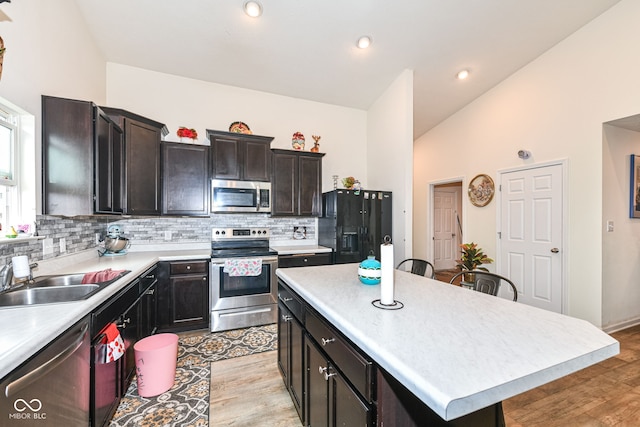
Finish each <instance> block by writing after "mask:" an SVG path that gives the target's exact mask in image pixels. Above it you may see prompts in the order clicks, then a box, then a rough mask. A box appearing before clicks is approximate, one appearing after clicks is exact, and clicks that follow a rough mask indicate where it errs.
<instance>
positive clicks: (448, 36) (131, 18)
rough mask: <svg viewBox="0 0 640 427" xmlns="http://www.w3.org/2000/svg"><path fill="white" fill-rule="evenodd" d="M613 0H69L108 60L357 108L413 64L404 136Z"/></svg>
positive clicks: (450, 110)
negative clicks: (246, 8) (258, 8)
mask: <svg viewBox="0 0 640 427" xmlns="http://www.w3.org/2000/svg"><path fill="white" fill-rule="evenodd" d="M618 1H619V0H561V1H558V0H529V1H525V0H517V1H511V0H482V1H480V0H393V1H392V0H349V1H345V0H315V1H314V0H261V3H262V6H263V14H262V16H261V17H260V18H250V17H248V16H246V15H245V14H244V13H243V10H242V6H243V3H244V0H179V1H176V0H173V1H170V0H109V1H104V0H76V2H77V4H78V7H79V8H80V10H81V12H82V14H83V15H84V17H85V18H86V21H87V24H88V27H89V29H90V31H91V32H92V34H93V36H94V37H95V40H96V42H97V44H98V46H99V47H100V49H101V50H102V52H103V54H104V56H105V58H106V60H107V61H109V62H116V63H120V64H126V65H131V66H135V67H140V68H144V69H148V70H153V71H158V72H163V73H168V74H174V75H180V76H184V77H189V78H194V79H199V80H203V81H209V82H215V83H221V84H225V85H231V86H238V87H243V88H248V89H254V90H259V91H264V92H269V93H274V94H280V95H285V96H291V97H296V98H303V99H308V100H313V101H318V102H323V103H329V104H336V105H340V106H346V107H353V108H358V109H364V110H366V109H368V108H369V107H370V106H371V105H372V103H373V102H375V100H376V99H377V98H378V97H379V96H380V95H381V94H382V93H383V92H384V91H385V90H386V89H387V87H388V86H389V85H390V84H391V83H392V82H393V81H394V79H395V78H396V77H397V76H398V75H399V74H400V73H401V72H402V71H403V70H405V69H412V70H413V71H414V91H413V102H414V118H413V119H414V137H415V138H417V137H419V136H420V135H422V134H423V133H425V132H426V131H428V130H429V129H431V128H432V127H433V126H435V125H437V124H438V123H439V122H441V121H442V120H444V119H445V118H447V117H448V116H450V115H451V114H453V113H455V112H456V111H458V110H459V109H460V108H462V107H464V106H465V105H466V104H468V103H469V102H471V101H473V100H474V99H475V98H477V97H478V96H480V95H481V94H482V93H484V92H486V91H487V90H489V89H490V88H492V87H493V86H495V85H496V84H497V83H499V82H500V81H502V80H504V79H505V78H507V77H508V76H509V75H511V74H512V73H514V72H515V71H517V70H518V69H520V68H521V67H523V66H524V65H526V64H527V63H529V62H531V61H532V60H533V59H535V58H536V57H538V56H539V55H540V54H542V53H543V52H545V51H546V50H548V49H549V48H551V47H552V46H554V45H555V44H557V43H558V42H560V41H561V40H563V39H564V38H566V37H567V36H569V35H570V34H572V33H573V32H575V31H576V30H577V29H579V28H580V27H582V26H583V25H585V24H586V23H588V22H589V21H591V20H592V19H594V18H595V17H597V16H598V15H600V14H601V13H603V12H604V11H605V10H607V9H608V8H609V7H611V6H612V5H614V4H615V3H617V2H618ZM362 35H369V36H371V37H372V39H373V43H372V45H371V46H370V47H369V48H368V49H365V50H362V49H359V48H357V47H356V40H357V38H358V37H360V36H362ZM461 69H467V70H469V72H470V75H469V77H468V78H467V79H466V80H457V79H456V78H455V75H456V73H457V72H458V71H460V70H461Z"/></svg>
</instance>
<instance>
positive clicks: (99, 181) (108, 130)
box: [95, 108, 124, 213]
mask: <svg viewBox="0 0 640 427" xmlns="http://www.w3.org/2000/svg"><path fill="white" fill-rule="evenodd" d="M95 129H96V146H95V183H96V188H95V195H96V196H95V197H96V200H95V211H96V213H122V212H123V211H124V199H123V194H124V188H123V186H124V134H123V132H122V129H120V127H119V126H118V125H117V124H115V123H114V122H113V121H112V120H111V119H110V118H109V116H107V115H106V114H104V113H103V112H102V110H100V109H99V108H96V122H95Z"/></svg>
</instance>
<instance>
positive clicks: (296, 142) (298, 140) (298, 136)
mask: <svg viewBox="0 0 640 427" xmlns="http://www.w3.org/2000/svg"><path fill="white" fill-rule="evenodd" d="M291 145H292V146H293V149H294V150H304V135H303V134H302V133H301V132H296V133H294V134H293V138H291Z"/></svg>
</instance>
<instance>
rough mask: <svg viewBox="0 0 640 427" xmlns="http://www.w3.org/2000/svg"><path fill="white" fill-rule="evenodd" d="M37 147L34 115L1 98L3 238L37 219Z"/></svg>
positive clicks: (0, 213)
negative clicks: (10, 230)
mask: <svg viewBox="0 0 640 427" xmlns="http://www.w3.org/2000/svg"><path fill="white" fill-rule="evenodd" d="M35 144H36V141H35V116H34V115H33V114H29V113H27V112H26V111H24V110H23V109H22V108H20V107H18V106H17V105H14V104H12V103H11V102H10V101H8V100H6V99H4V98H1V97H0V224H1V225H2V231H0V239H3V238H4V235H5V231H6V230H8V229H9V227H11V226H18V225H21V224H31V223H33V222H34V221H35V219H36V191H37V187H36V173H37V166H36V165H37V162H36V155H35ZM17 229H18V228H17V227H16V230H17Z"/></svg>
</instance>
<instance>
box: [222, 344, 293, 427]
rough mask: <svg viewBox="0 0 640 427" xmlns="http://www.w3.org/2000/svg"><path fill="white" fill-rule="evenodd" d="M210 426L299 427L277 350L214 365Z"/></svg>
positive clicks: (227, 360)
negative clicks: (282, 375) (278, 361)
mask: <svg viewBox="0 0 640 427" xmlns="http://www.w3.org/2000/svg"><path fill="white" fill-rule="evenodd" d="M210 422H211V426H242V427H244V426H246V427H257V426H265V427H299V426H300V419H299V418H298V413H297V412H296V409H295V408H294V406H293V402H292V401H291V397H290V396H289V392H287V389H286V388H285V386H284V382H283V381H282V377H281V376H280V371H279V370H278V363H277V355H276V351H269V352H265V353H260V354H252V355H249V356H243V357H235V358H233V359H226V360H220V361H218V362H213V363H212V364H211V415H210Z"/></svg>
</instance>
